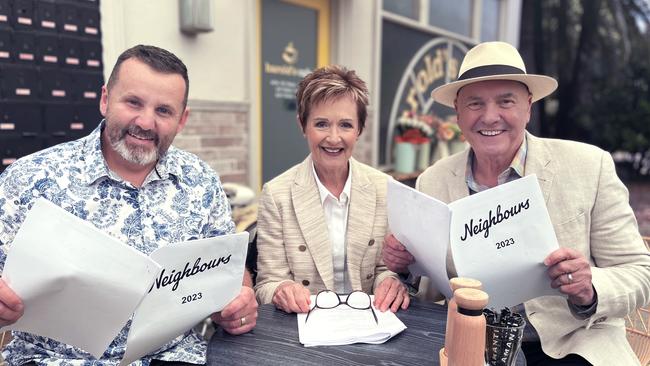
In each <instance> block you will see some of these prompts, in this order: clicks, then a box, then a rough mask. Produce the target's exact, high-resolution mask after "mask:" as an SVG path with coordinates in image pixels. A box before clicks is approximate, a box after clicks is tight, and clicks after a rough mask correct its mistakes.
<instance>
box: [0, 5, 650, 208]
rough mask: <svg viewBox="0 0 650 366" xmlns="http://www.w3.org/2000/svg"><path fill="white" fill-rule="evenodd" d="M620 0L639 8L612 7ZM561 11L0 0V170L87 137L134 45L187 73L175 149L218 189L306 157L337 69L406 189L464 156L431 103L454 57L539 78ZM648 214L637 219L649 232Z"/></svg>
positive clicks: (376, 153)
mask: <svg viewBox="0 0 650 366" xmlns="http://www.w3.org/2000/svg"><path fill="white" fill-rule="evenodd" d="M614 3H616V2H614ZM628 3H630V4H637V3H641V4H642V3H643V1H637V0H626V1H624V2H622V3H621V4H622V5H621V6H624V5H625V4H628ZM562 4H564V5H567V4H568V5H571V9H569V10H567V12H565V13H567V14H569V16H568V17H569V19H568V20H567V19H564V20H563V22H564V23H566V24H568V25H569V26H570V25H571V24H572V23H571V21H572V19H571V16H570V14H581V13H580V12H583V13H585V14H587V15H588V13H586V12H587V10H588V9H587V8H585V7H587V6H589V4H591V2H589V1H579V0H572V1H564V2H544V3H543V4H542V3H541V2H536V1H529V0H455V1H447V0H383V1H381V0H377V1H375V0H166V1H159V0H101V1H100V0H0V111H1V112H2V113H0V160H1V163H2V165H0V170H3V169H4V167H6V166H7V165H8V164H10V163H11V162H12V161H14V160H15V159H16V158H18V157H20V156H23V155H25V154H28V153H31V152H33V151H36V150H38V149H41V148H43V147H46V146H51V145H53V144H56V143H59V142H62V141H66V140H70V139H75V138H78V137H80V136H83V135H85V134H87V133H88V132H89V131H91V130H92V129H93V128H94V127H96V126H97V123H98V122H99V121H100V119H101V116H100V115H99V111H98V98H99V95H100V87H101V85H102V84H103V83H104V81H105V80H106V79H107V77H108V74H109V72H110V70H111V68H112V66H113V64H114V62H115V60H116V58H117V56H118V55H119V54H120V53H121V52H122V51H124V50H125V49H127V48H129V47H131V46H133V45H136V44H140V43H143V44H152V45H157V46H160V47H163V48H166V49H168V50H170V51H172V52H174V53H175V54H177V55H178V56H179V57H180V58H181V59H183V61H184V62H185V63H186V64H187V66H188V69H189V76H190V91H189V107H190V108H191V110H192V112H191V114H190V120H189V123H188V124H187V127H186V128H185V130H184V131H183V132H182V133H181V134H180V135H179V136H178V137H177V139H176V141H175V145H176V146H177V147H179V148H182V149H186V150H189V151H191V152H193V153H195V154H197V155H198V156H200V157H201V158H202V159H204V160H205V161H207V162H208V163H209V164H210V165H211V166H212V167H213V168H214V169H215V170H216V171H217V172H218V173H219V174H220V176H221V177H222V179H223V181H225V182H235V183H241V184H244V185H247V186H249V187H251V188H253V190H254V191H258V190H259V188H261V186H262V184H263V183H264V182H266V181H268V180H269V179H271V178H273V177H274V176H276V175H278V174H279V173H281V172H282V171H284V170H286V169H287V168H288V167H290V166H292V165H294V164H296V163H298V162H299V161H300V160H302V159H303V158H304V156H305V155H306V154H307V151H308V149H307V146H306V143H305V141H304V139H303V137H302V134H301V133H300V130H299V128H298V125H297V122H296V118H295V114H296V105H295V90H296V87H297V83H298V82H299V81H300V79H301V78H302V77H303V76H304V75H306V74H307V73H309V72H311V71H312V70H313V69H315V68H317V67H319V66H324V65H327V64H342V65H345V66H347V67H349V68H351V69H354V70H356V71H357V73H358V74H359V76H360V77H361V78H362V79H363V80H365V81H366V82H367V83H368V87H369V90H370V96H371V103H370V108H369V116H368V121H367V127H366V129H365V130H364V133H363V134H362V136H361V138H360V141H359V143H358V144H357V147H356V149H355V156H356V158H357V159H358V160H361V161H363V162H366V163H368V164H370V165H373V166H376V167H378V168H380V169H382V170H385V171H387V172H389V173H391V174H393V175H394V176H395V177H396V178H397V179H399V180H402V181H404V182H406V183H413V181H414V179H415V178H416V177H417V175H418V174H419V172H420V171H421V170H422V169H424V168H425V167H426V166H428V165H429V164H431V163H432V162H434V161H435V160H437V159H439V158H441V157H444V156H446V155H448V154H451V153H453V152H455V151H457V150H459V149H462V148H464V147H465V143H464V142H463V138H462V136H461V135H460V133H459V131H458V128H457V126H456V125H455V116H454V115H453V111H452V110H450V109H448V108H446V107H442V106H440V105H435V104H434V103H432V101H431V99H430V98H429V94H430V92H431V90H433V89H434V88H435V87H437V86H439V85H442V84H444V83H446V82H448V81H450V80H453V79H455V78H456V76H457V72H458V67H459V66H460V62H461V60H462V58H463V56H464V54H465V52H467V50H468V49H469V48H471V47H472V46H473V45H475V44H476V43H479V42H482V41H493V40H500V41H505V42H509V43H511V44H513V45H515V46H517V47H519V46H520V43H521V47H519V48H520V50H521V52H522V54H523V56H524V58H525V59H526V63H527V65H529V68H531V65H532V67H535V68H536V69H535V70H529V71H533V72H535V71H536V72H544V70H543V68H542V67H539V68H538V67H537V66H539V65H541V66H545V65H546V64H547V63H546V61H544V60H543V59H542V58H540V57H539V53H534V52H533V51H536V50H537V51H538V50H539V45H540V44H541V43H540V42H538V41H539V39H537V38H535V37H533V36H529V35H531V34H540V33H539V30H540V29H542V28H544V27H547V28H548V27H556V28H557V25H556V24H559V25H562V24H564V23H562V22H554V21H550V20H549V19H551V20H552V19H555V18H553V17H557V16H558V14H563V12H561V11H560V12H558V11H557V9H556V10H553V9H550V8H551V7H558V9H560V10H561V6H564V5H562ZM603 4H604V3H603ZM607 4H609V2H607ZM646 4H647V2H646ZM603 6H605V5H603ZM544 7H546V8H549V9H546V10H544ZM619 7H620V6H619ZM583 8H584V9H583ZM576 9H577V10H576ZM583 10H584V11H583ZM543 11H547V13H545V14H544V16H543V17H542V16H541V15H540V14H542V12H543ZM534 12H536V13H535V14H538V15H539V19H541V20H540V26H539V27H538V28H539V29H534V28H535V27H537V23H535V22H533V21H532V20H531V19H535V18H534V16H531V15H530V14H533V13H534ZM576 12H577V13H576ZM601 13H603V12H602V11H601ZM522 17H523V18H524V19H527V20H526V21H525V22H522ZM574 18H575V17H574ZM592 18H593V17H592ZM609 18H611V19H618V18H617V17H616V16H614V17H609ZM544 19H546V20H544ZM646 21H647V19H646ZM567 28H570V27H567ZM571 29H581V28H580V27H573V28H571ZM583 29H586V28H584V27H583ZM608 29H610V28H608ZM524 31H525V32H524ZM536 32H537V33H536ZM601 33H602V32H601ZM520 34H522V35H524V36H522V37H524V39H522V41H521V42H520V39H519V38H520ZM558 39H560V38H558ZM570 46H571V49H578V47H573V45H570ZM542 48H543V47H542ZM548 48H549V49H555V48H558V47H557V45H556V46H555V47H548ZM631 49H632V50H636V49H639V47H631ZM537 64H539V65H537ZM579 69H580V68H579ZM549 71H551V73H550V74H552V75H554V73H555V72H554V71H555V70H549ZM554 76H555V75H554ZM561 84H562V80H561ZM557 105H558V104H557V102H555V101H553V100H551V101H550V102H549V104H548V105H546V106H544V107H543V108H540V107H537V108H536V110H535V111H534V112H535V115H534V117H533V120H532V122H531V125H530V127H529V128H530V129H531V130H532V131H533V132H534V133H539V132H542V135H546V134H545V133H544V132H548V131H544V130H543V129H542V128H541V127H540V125H541V123H540V121H539V120H540V119H543V118H540V116H541V115H540V109H542V110H543V112H544V115H546V114H547V112H548V111H551V112H553V107H555V109H558V108H557ZM562 111H564V109H563V108H562V104H560V108H559V112H558V113H559V114H561V112H562ZM545 125H551V124H544V126H545ZM558 125H561V124H558ZM628 140H629V139H628ZM610 151H613V149H610ZM649 151H650V150H649ZM639 187H641V188H640V189H641V192H643V191H642V190H643V189H647V188H643V187H647V184H643V185H640V186H639ZM636 192H638V190H635V191H634V192H632V193H633V195H634V197H645V196H650V195H649V194H643V193H636ZM646 193H648V192H646ZM641 201H643V200H641ZM646 206H647V208H641V211H639V212H641V214H644V212H645V215H646V216H648V219H649V221H650V203H648V204H647V205H646ZM644 210H645V211H644Z"/></svg>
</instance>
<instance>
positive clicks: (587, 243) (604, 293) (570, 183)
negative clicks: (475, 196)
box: [416, 134, 650, 366]
mask: <svg viewBox="0 0 650 366" xmlns="http://www.w3.org/2000/svg"><path fill="white" fill-rule="evenodd" d="M527 137H528V154H527V157H526V165H525V168H524V170H525V171H524V174H525V175H530V174H536V175H537V179H538V181H539V185H540V186H541V189H542V192H543V194H544V198H545V199H546V206H547V208H548V211H549V214H550V216H551V221H552V223H553V228H554V229H555V234H556V236H557V239H558V241H559V243H560V246H561V247H568V248H573V249H575V250H578V251H579V252H580V253H582V254H583V255H584V256H585V257H586V258H588V259H589V261H590V262H591V266H592V267H591V272H592V281H593V285H594V288H595V289H596V292H597V294H598V306H597V310H596V313H595V314H594V315H593V316H591V317H589V318H588V319H584V320H580V319H576V318H575V317H574V316H573V315H572V314H571V312H570V310H569V307H568V305H567V300H566V298H563V297H559V296H546V297H540V298H536V299H533V300H530V301H527V302H526V303H525V307H526V314H527V316H528V319H529V320H530V322H531V323H532V325H533V326H534V327H535V329H536V330H537V332H538V333H539V336H540V340H541V343H542V348H543V349H544V352H545V353H546V354H548V355H549V356H551V357H555V358H561V357H564V356H565V355H567V354H569V353H577V354H579V355H580V356H582V357H584V358H585V359H586V360H588V361H589V362H590V363H592V364H593V365H596V366H598V365H607V366H610V365H638V364H639V362H638V360H637V359H636V357H635V355H634V353H633V352H632V349H631V348H630V346H629V344H628V342H627V340H626V338H625V328H624V321H623V317H624V316H625V315H627V314H628V313H630V312H631V311H632V310H634V309H636V308H637V307H639V306H643V305H644V304H647V303H648V302H649V301H650V254H649V253H648V251H647V249H646V247H645V245H644V243H643V240H642V239H641V236H640V234H639V231H638V227H637V223H636V219H635V217H634V214H633V212H632V209H631V208H630V205H629V203H628V202H629V198H628V191H627V189H626V188H625V186H624V185H623V183H622V182H621V181H620V180H619V178H618V177H617V175H616V171H615V169H614V162H613V160H612V158H611V156H610V154H609V153H607V152H605V151H603V150H601V149H599V148H597V147H595V146H591V145H587V144H582V143H577V142H571V141H562V140H552V139H542V138H537V137H534V136H532V135H530V134H527ZM468 152H469V149H467V150H465V151H464V152H462V153H459V154H456V155H453V156H451V157H449V158H447V159H444V160H441V161H440V162H438V163H436V164H435V165H434V166H432V167H430V168H429V169H427V170H426V171H425V172H424V173H422V175H420V177H419V178H418V181H417V184H416V188H417V189H418V190H420V191H422V192H424V193H427V194H429V195H431V196H434V197H436V198H438V199H440V200H442V201H444V202H447V203H449V202H452V201H455V200H457V199H460V198H463V197H466V196H468V194H469V191H468V188H467V184H466V182H465V169H466V165H467V155H468ZM448 263H450V262H449V261H448ZM495 270H496V269H495ZM448 272H449V273H450V274H451V275H454V274H455V270H454V269H453V265H452V266H450V267H449V268H448ZM522 283H525V281H524V282H522Z"/></svg>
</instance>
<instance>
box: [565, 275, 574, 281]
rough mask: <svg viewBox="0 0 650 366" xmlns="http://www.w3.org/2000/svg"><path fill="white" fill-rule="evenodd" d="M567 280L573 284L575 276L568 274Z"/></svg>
mask: <svg viewBox="0 0 650 366" xmlns="http://www.w3.org/2000/svg"><path fill="white" fill-rule="evenodd" d="M566 278H567V279H568V280H569V283H572V282H573V275H572V274H571V273H567V274H566Z"/></svg>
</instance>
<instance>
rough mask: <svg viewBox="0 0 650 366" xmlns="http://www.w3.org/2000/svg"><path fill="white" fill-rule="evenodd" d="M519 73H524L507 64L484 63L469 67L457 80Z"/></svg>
mask: <svg viewBox="0 0 650 366" xmlns="http://www.w3.org/2000/svg"><path fill="white" fill-rule="evenodd" d="M507 74H521V75H525V74H526V73H525V72H524V70H522V69H520V68H517V67H514V66H509V65H486V66H479V67H475V68H473V69H469V70H467V71H465V72H464V73H463V75H461V76H459V77H458V81H461V80H466V79H474V78H480V77H484V76H494V75H507Z"/></svg>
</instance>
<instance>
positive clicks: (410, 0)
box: [384, 0, 420, 20]
mask: <svg viewBox="0 0 650 366" xmlns="http://www.w3.org/2000/svg"><path fill="white" fill-rule="evenodd" d="M419 2H420V1H419V0H384V10H386V11H389V12H391V13H395V14H399V15H402V16H405V17H408V18H411V19H415V20H418V19H419V16H418V3H419Z"/></svg>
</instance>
